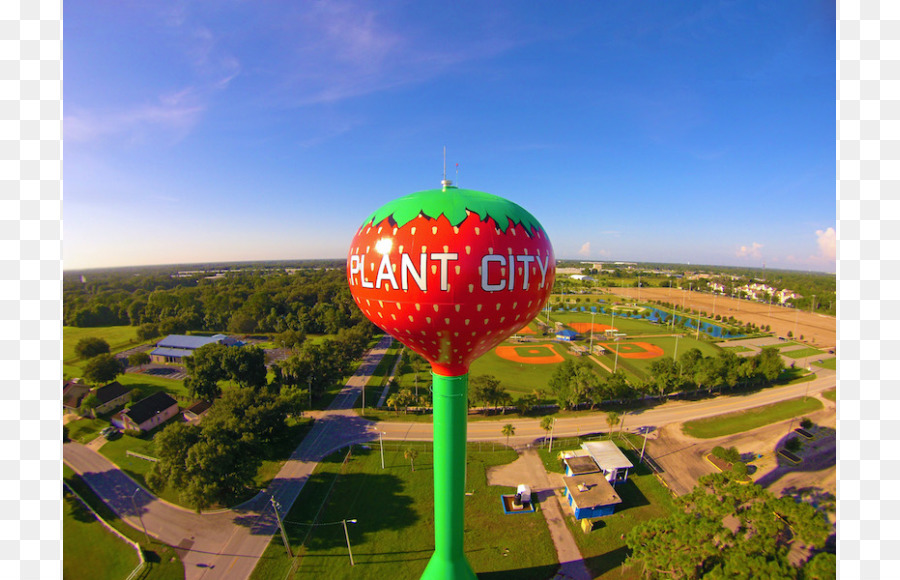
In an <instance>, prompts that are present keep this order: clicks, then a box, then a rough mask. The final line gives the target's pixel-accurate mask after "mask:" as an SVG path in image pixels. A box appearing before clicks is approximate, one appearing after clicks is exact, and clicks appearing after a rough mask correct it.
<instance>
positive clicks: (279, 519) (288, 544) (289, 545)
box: [269, 496, 294, 558]
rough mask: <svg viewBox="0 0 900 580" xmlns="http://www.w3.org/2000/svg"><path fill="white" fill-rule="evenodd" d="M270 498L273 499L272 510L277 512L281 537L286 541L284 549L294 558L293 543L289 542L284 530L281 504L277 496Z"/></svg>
mask: <svg viewBox="0 0 900 580" xmlns="http://www.w3.org/2000/svg"><path fill="white" fill-rule="evenodd" d="M269 499H270V500H272V510H273V511H274V512H275V519H276V520H278V529H279V530H281V539H282V541H284V549H285V550H287V553H288V557H289V558H293V557H294V553H293V552H292V551H291V543H290V542H288V538H287V533H285V531H284V522H282V521H281V514H279V513H278V508H280V507H281V506H280V505H278V502H277V501H275V496H272V497H270V498H269Z"/></svg>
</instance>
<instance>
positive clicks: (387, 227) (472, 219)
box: [347, 182, 555, 579]
mask: <svg viewBox="0 0 900 580" xmlns="http://www.w3.org/2000/svg"><path fill="white" fill-rule="evenodd" d="M445 183H446V182H445ZM554 275H555V261H554V256H553V248H552V247H551V245H550V240H549V239H548V238H547V234H546V232H545V231H544V228H543V227H542V226H541V224H540V223H539V222H538V221H537V220H536V219H535V218H534V216H532V215H531V214H530V213H528V212H527V211H525V210H524V209H522V208H521V207H520V206H518V205H516V204H515V203H513V202H511V201H509V200H506V199H503V198H501V197H498V196H495V195H491V194H489V193H485V192H482V191H473V190H468V189H458V188H456V187H452V186H449V185H446V184H445V186H444V187H443V188H442V189H432V190H427V191H420V192H417V193H413V194H410V195H407V196H405V197H401V198H399V199H396V200H394V201H391V202H389V203H387V204H385V205H384V206H382V207H381V208H379V209H378V210H376V211H375V212H374V213H373V214H371V215H370V216H369V217H368V218H366V219H365V221H364V222H363V224H362V226H361V227H360V228H359V230H358V231H357V232H356V236H355V237H354V238H353V242H352V243H351V246H350V251H349V255H348V260H347V280H348V282H349V284H350V291H351V293H352V295H353V298H354V300H355V301H356V303H357V305H358V306H359V307H360V309H362V311H363V313H364V314H365V315H366V316H367V317H368V318H369V320H371V321H372V322H373V323H375V324H376V325H377V326H378V327H380V328H381V329H383V330H384V331H385V332H387V333H389V334H390V335H392V336H393V337H394V338H396V339H397V340H399V341H400V342H402V343H403V344H404V345H406V347H407V348H409V349H411V350H413V351H415V352H417V353H419V354H421V355H422V356H424V357H425V358H426V359H427V360H428V361H429V362H430V363H431V366H432V371H433V379H434V380H433V383H432V400H433V412H434V486H435V490H434V491H435V493H434V498H435V552H434V554H433V555H432V557H431V560H430V561H429V563H428V566H427V567H426V569H425V571H424V573H423V575H422V578H434V579H438V578H441V579H443V578H453V579H456V578H468V579H474V578H475V575H474V573H473V572H472V569H471V567H470V566H469V563H468V562H467V561H466V558H465V556H464V554H463V530H464V528H463V506H464V499H465V492H464V485H465V480H464V477H465V475H464V474H465V458H466V455H465V451H466V416H467V407H468V406H467V403H466V401H467V397H468V393H467V390H468V389H467V387H468V371H469V365H470V364H471V362H472V361H473V360H475V359H476V358H478V357H479V356H481V355H482V354H484V353H486V352H488V351H489V350H491V349H492V348H494V347H495V346H497V345H498V344H500V343H501V342H502V341H503V340H505V339H506V338H508V337H509V336H510V335H511V334H513V333H514V332H515V331H517V330H518V329H520V328H522V327H523V326H525V324H527V323H528V322H530V321H531V320H532V319H533V318H534V317H535V316H536V315H537V314H538V313H539V312H540V310H541V308H543V306H544V304H545V303H546V301H547V299H548V297H549V296H550V291H551V289H552V288H553V280H554Z"/></svg>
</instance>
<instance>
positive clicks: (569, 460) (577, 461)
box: [563, 455, 600, 475]
mask: <svg viewBox="0 0 900 580" xmlns="http://www.w3.org/2000/svg"><path fill="white" fill-rule="evenodd" d="M563 461H565V462H566V465H568V466H569V471H571V472H572V474H573V475H584V474H585V473H597V472H598V471H600V468H599V467H597V464H596V463H594V460H593V458H591V457H590V456H589V455H576V456H574V457H566V458H565V459H563Z"/></svg>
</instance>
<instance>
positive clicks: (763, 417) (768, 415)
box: [682, 397, 822, 439]
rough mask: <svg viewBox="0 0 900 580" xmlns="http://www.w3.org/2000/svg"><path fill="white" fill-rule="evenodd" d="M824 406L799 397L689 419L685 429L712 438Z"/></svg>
mask: <svg viewBox="0 0 900 580" xmlns="http://www.w3.org/2000/svg"><path fill="white" fill-rule="evenodd" d="M821 408H822V403H821V402H820V401H819V400H817V399H815V398H813V397H807V398H804V397H798V398H796V399H788V400H787V401H781V402H780V403H773V404H771V405H765V406H763V407H757V408H755V409H749V410H747V411H738V412H736V413H727V414H725V415H718V416H716V417H709V418H707V419H697V420H695V421H688V422H687V423H685V424H684V426H683V427H682V431H683V432H684V434H685V435H690V436H691V437H696V438H698V439H712V438H713V437H721V436H723V435H732V434H734V433H743V432H744V431H750V430H751V429H756V428H757V427H762V426H764V425H770V424H772V423H777V422H778V421H783V420H785V419H790V418H791V417H799V416H801V415H805V414H807V413H811V412H813V411H817V410H819V409H821Z"/></svg>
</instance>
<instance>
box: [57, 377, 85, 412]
mask: <svg viewBox="0 0 900 580" xmlns="http://www.w3.org/2000/svg"><path fill="white" fill-rule="evenodd" d="M90 391H91V388H90V387H89V386H87V385H85V384H84V383H82V382H81V381H80V380H78V379H72V380H71V381H66V382H65V383H64V384H63V411H64V412H70V413H77V412H78V408H79V407H80V406H81V400H82V399H84V396H85V395H87V394H88V393H89V392H90Z"/></svg>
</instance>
